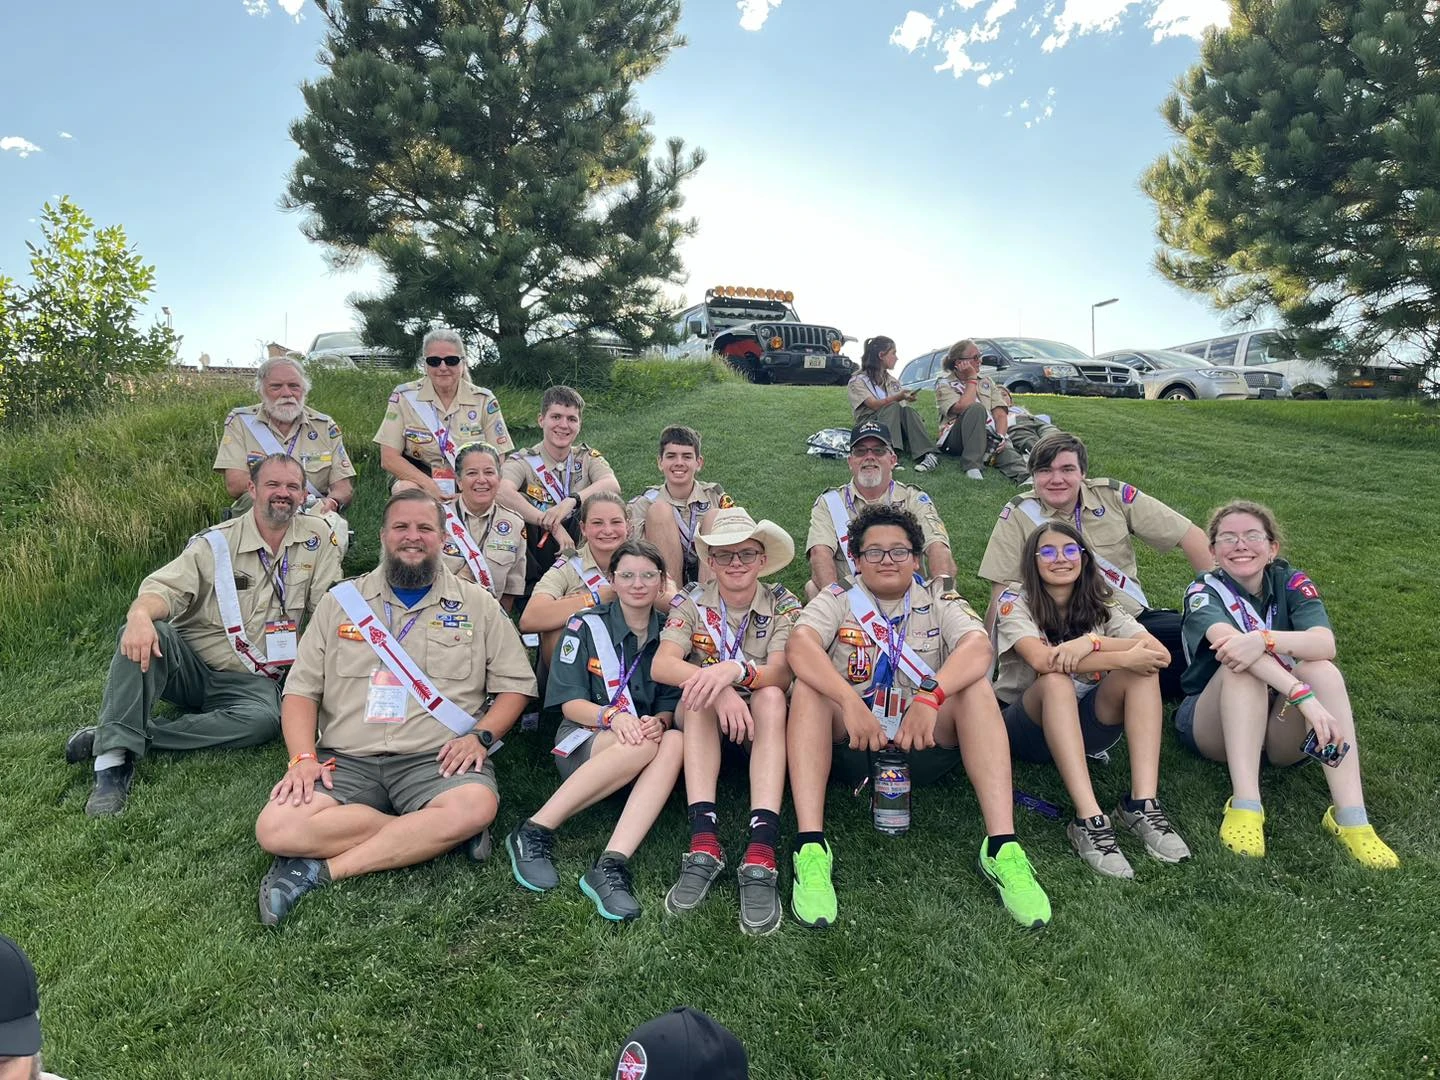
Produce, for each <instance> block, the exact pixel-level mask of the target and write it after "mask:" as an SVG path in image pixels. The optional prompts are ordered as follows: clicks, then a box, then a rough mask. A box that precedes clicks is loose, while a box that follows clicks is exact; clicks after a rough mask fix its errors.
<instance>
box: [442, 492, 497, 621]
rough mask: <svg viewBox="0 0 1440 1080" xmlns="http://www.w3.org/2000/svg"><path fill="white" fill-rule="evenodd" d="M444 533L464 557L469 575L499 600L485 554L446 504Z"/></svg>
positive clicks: (450, 506) (448, 504) (457, 515)
mask: <svg viewBox="0 0 1440 1080" xmlns="http://www.w3.org/2000/svg"><path fill="white" fill-rule="evenodd" d="M445 532H446V533H447V534H448V535H449V536H450V537H452V538H453V539H454V541H455V544H456V546H457V547H459V549H460V554H461V555H463V556H465V565H466V566H468V567H470V573H472V574H474V575H475V580H476V581H478V582H479V583H480V584H481V585H482V586H484V587H485V588H486V589H488V590H489V591H490V595H491V596H493V597H495V599H496V600H499V599H500V590H499V589H498V588H496V585H495V576H494V575H493V574H491V573H490V564H489V563H488V562H486V561H485V553H484V552H483V551H481V550H480V545H479V544H477V543H475V538H474V537H473V536H471V535H470V530H469V529H467V528H466V527H465V522H463V521H461V520H460V515H459V514H457V513H455V511H454V509H453V508H452V505H451V504H450V503H448V502H447V503H446V504H445Z"/></svg>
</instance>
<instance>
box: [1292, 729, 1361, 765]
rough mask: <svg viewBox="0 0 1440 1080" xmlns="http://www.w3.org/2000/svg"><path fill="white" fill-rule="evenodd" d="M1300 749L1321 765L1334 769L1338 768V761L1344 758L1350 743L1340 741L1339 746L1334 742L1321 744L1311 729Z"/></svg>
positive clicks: (1348, 751)
mask: <svg viewBox="0 0 1440 1080" xmlns="http://www.w3.org/2000/svg"><path fill="white" fill-rule="evenodd" d="M1300 751H1301V753H1303V754H1306V755H1308V756H1309V757H1312V758H1314V759H1315V760H1316V761H1318V762H1320V764H1321V765H1326V766H1329V767H1330V768H1332V769H1334V768H1338V767H1339V765H1340V763H1341V762H1342V761H1344V760H1345V755H1346V754H1348V753H1350V744H1349V743H1348V742H1342V743H1341V744H1340V745H1339V746H1336V745H1335V744H1334V743H1330V744H1328V745H1326V746H1321V745H1320V740H1318V739H1317V738H1315V732H1313V731H1311V732H1310V734H1308V735H1306V736H1305V745H1303V746H1302V747H1300Z"/></svg>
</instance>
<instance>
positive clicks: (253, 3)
mask: <svg viewBox="0 0 1440 1080" xmlns="http://www.w3.org/2000/svg"><path fill="white" fill-rule="evenodd" d="M275 2H276V3H277V4H279V5H280V8H281V10H282V11H284V12H285V14H286V15H289V16H290V18H292V19H294V20H295V21H296V22H297V23H298V22H299V21H300V20H301V19H303V18H304V17H305V16H304V15H302V14H301V11H302V10H303V9H304V7H305V0H275ZM240 3H241V5H242V6H243V7H244V8H245V13H246V14H247V15H259V16H260V17H261V18H262V19H263V18H264V17H265V16H266V15H269V14H270V0H240Z"/></svg>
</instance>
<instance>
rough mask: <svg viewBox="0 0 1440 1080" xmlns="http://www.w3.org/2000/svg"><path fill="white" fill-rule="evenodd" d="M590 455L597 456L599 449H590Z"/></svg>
mask: <svg viewBox="0 0 1440 1080" xmlns="http://www.w3.org/2000/svg"><path fill="white" fill-rule="evenodd" d="M590 456H591V457H599V456H600V451H599V450H591V451H590Z"/></svg>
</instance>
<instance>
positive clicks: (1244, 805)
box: [1175, 500, 1400, 870]
mask: <svg viewBox="0 0 1440 1080" xmlns="http://www.w3.org/2000/svg"><path fill="white" fill-rule="evenodd" d="M1208 531H1209V537H1210V554H1211V555H1212V556H1213V557H1214V559H1215V569H1214V570H1212V571H1209V572H1207V573H1204V574H1201V575H1199V576H1198V577H1197V578H1196V579H1195V581H1194V583H1193V584H1191V585H1190V587H1189V588H1188V589H1186V591H1185V611H1184V623H1183V626H1184V639H1185V655H1186V658H1187V660H1188V661H1189V667H1188V668H1187V669H1186V670H1185V673H1184V675H1183V677H1182V679H1181V686H1182V688H1183V689H1184V691H1185V694H1186V697H1185V700H1184V701H1182V702H1181V703H1180V707H1179V709H1177V710H1176V712H1175V728H1176V731H1177V732H1178V733H1179V736H1180V741H1181V742H1182V743H1184V744H1185V745H1186V746H1188V747H1189V748H1190V749H1191V750H1193V751H1195V752H1196V753H1198V754H1200V755H1201V756H1203V757H1207V758H1209V759H1210V760H1212V761H1223V762H1225V764H1226V765H1227V766H1228V767H1229V769H1230V785H1231V789H1232V794H1231V797H1230V799H1229V800H1228V801H1227V802H1226V803H1225V817H1224V820H1223V821H1222V823H1221V825H1220V840H1221V842H1222V843H1223V844H1224V845H1225V846H1226V847H1228V848H1229V849H1230V850H1231V851H1234V852H1236V853H1237V854H1240V855H1252V856H1260V855H1264V854H1265V831H1264V825H1265V811H1264V809H1263V808H1262V806H1261V802H1260V764H1261V758H1262V755H1263V756H1264V757H1265V758H1266V759H1268V760H1269V761H1270V763H1271V764H1272V765H1282V766H1283V765H1294V764H1298V763H1299V762H1302V761H1304V760H1305V759H1306V757H1307V756H1310V757H1315V758H1317V759H1318V760H1320V761H1321V762H1322V763H1324V764H1326V765H1328V766H1330V767H1329V768H1326V769H1324V770H1323V772H1324V775H1325V782H1326V783H1327V784H1328V785H1329V786H1330V797H1331V799H1332V800H1333V804H1332V805H1331V806H1330V807H1329V808H1328V809H1327V810H1326V811H1325V816H1324V818H1323V819H1322V820H1321V825H1322V827H1323V828H1324V829H1325V831H1326V832H1328V833H1330V834H1331V835H1332V836H1334V837H1336V838H1337V839H1338V840H1339V841H1340V843H1341V844H1342V845H1344V847H1345V849H1346V850H1347V851H1348V852H1349V853H1350V854H1351V855H1352V856H1353V857H1354V858H1355V859H1356V861H1358V862H1359V863H1360V864H1361V865H1363V866H1367V867H1370V868H1371V869H1373V870H1388V869H1392V868H1394V867H1397V866H1399V865H1400V860H1399V858H1398V857H1397V856H1396V855H1395V852H1393V851H1391V850H1390V847H1389V845H1387V844H1386V843H1385V841H1383V840H1381V839H1380V837H1379V836H1377V835H1376V833H1375V830H1374V828H1373V827H1372V826H1371V825H1370V822H1369V819H1368V818H1367V817H1366V813H1365V796H1364V792H1363V791H1362V790H1361V786H1360V750H1359V747H1358V745H1357V744H1356V739H1355V718H1354V716H1353V714H1352V712H1351V709H1350V696H1349V694H1348V693H1346V690H1345V680H1344V678H1343V677H1342V676H1341V674H1340V670H1339V669H1338V668H1337V667H1336V666H1335V664H1334V659H1335V635H1334V634H1333V633H1332V632H1331V629H1330V619H1329V617H1328V616H1327V615H1326V613H1325V604H1324V603H1323V602H1322V601H1321V599H1320V590H1319V589H1317V588H1316V587H1315V583H1314V582H1313V581H1311V580H1310V578H1309V576H1308V575H1307V574H1306V573H1305V572H1304V571H1303V570H1297V569H1295V568H1294V567H1292V566H1291V565H1290V564H1289V563H1287V562H1286V561H1285V560H1284V559H1281V558H1280V557H1279V555H1280V534H1279V530H1278V528H1277V527H1276V524H1275V515H1274V514H1273V513H1272V512H1271V511H1270V510H1269V509H1268V508H1266V507H1264V506H1261V505H1260V504H1258V503H1253V502H1246V501H1243V500H1236V501H1234V502H1231V503H1228V504H1226V505H1225V506H1222V507H1221V508H1220V509H1219V510H1216V511H1215V512H1214V513H1213V514H1212V515H1211V516H1210V525H1209V530H1208ZM1312 732H1313V734H1314V739H1313V740H1311V739H1309V736H1310V735H1311V733H1312Z"/></svg>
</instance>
